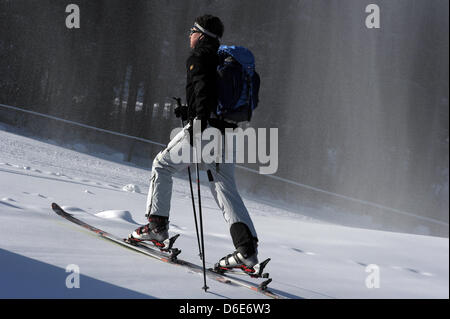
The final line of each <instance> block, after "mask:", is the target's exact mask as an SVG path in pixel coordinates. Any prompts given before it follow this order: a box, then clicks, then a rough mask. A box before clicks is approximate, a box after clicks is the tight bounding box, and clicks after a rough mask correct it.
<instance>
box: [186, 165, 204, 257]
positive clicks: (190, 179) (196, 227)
mask: <svg viewBox="0 0 450 319" xmlns="http://www.w3.org/2000/svg"><path fill="white" fill-rule="evenodd" d="M188 175H189V186H190V188H191V198H192V209H193V211H194V221H195V232H196V233H197V243H198V255H199V257H200V259H203V254H202V249H201V246H200V238H199V235H198V224H197V212H196V211H195V202H194V190H193V188H192V177H191V168H190V167H189V166H188Z"/></svg>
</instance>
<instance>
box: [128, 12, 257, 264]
mask: <svg viewBox="0 0 450 319" xmlns="http://www.w3.org/2000/svg"><path fill="white" fill-rule="evenodd" d="M223 31H224V27H223V24H222V22H221V20H220V19H219V18H218V17H215V16H212V15H203V16H200V17H197V18H196V19H195V22H194V26H193V27H192V28H191V30H190V33H189V40H190V48H191V49H192V50H191V53H190V56H189V57H188V59H187V62H186V71H187V83H186V101H187V108H186V109H184V110H177V111H178V112H182V111H184V112H182V113H185V115H187V117H188V119H189V124H187V125H186V126H185V127H184V128H183V130H182V131H181V132H180V133H178V134H177V135H176V136H175V137H174V138H173V139H172V140H171V141H170V143H169V144H168V146H167V148H166V149H164V150H163V151H161V152H160V153H159V154H158V155H157V156H156V157H155V159H154V161H153V168H152V173H151V180H150V188H149V192H148V198H147V206H146V217H147V218H148V222H149V223H148V224H147V225H145V226H142V227H139V228H138V229H136V230H135V231H133V232H132V233H131V234H130V235H129V240H135V241H143V240H150V241H153V242H154V243H157V244H158V243H159V245H163V242H164V240H167V239H168V237H169V233H168V230H169V211H170V200H171V195H172V176H173V174H174V173H176V172H179V171H181V170H183V169H186V168H187V167H188V166H189V165H191V164H192V163H174V162H173V161H172V160H171V156H170V154H171V153H172V152H174V154H177V153H178V152H179V151H180V150H182V149H185V148H184V147H185V146H186V143H189V144H190V145H191V146H192V145H193V127H194V126H195V123H199V122H198V121H201V122H200V123H201V130H202V131H203V130H205V129H206V128H207V127H209V126H211V127H215V128H217V129H219V130H220V131H221V132H222V134H223V132H224V130H225V128H236V127H237V125H236V124H234V123H230V122H227V121H224V120H222V119H220V117H218V116H217V114H215V112H216V108H217V103H218V102H217V101H218V92H217V87H216V78H217V73H216V72H217V66H218V63H219V58H218V55H217V50H218V48H219V45H220V42H219V41H220V38H221V37H222V35H223ZM183 146H184V147H183ZM191 150H192V148H191ZM202 165H203V168H204V169H205V170H207V171H208V175H209V179H210V189H211V193H212V195H213V197H214V199H215V201H216V203H217V205H218V206H219V207H220V209H221V211H222V213H223V217H224V219H225V221H226V222H227V223H228V225H229V229H230V234H231V238H232V240H233V244H234V246H235V248H236V251H234V252H233V253H232V254H229V255H227V256H225V257H223V258H222V259H220V260H219V262H218V264H219V266H220V267H223V268H235V267H241V268H245V267H248V268H252V267H253V266H254V265H256V264H258V257H257V254H258V251H257V242H258V238H257V234H256V230H255V228H254V226H253V222H252V220H251V218H250V215H249V213H248V211H247V208H246V207H245V205H244V203H243V201H242V198H241V196H240V195H239V193H238V191H237V188H236V183H235V178H234V168H235V166H234V163H225V161H222V162H221V163H211V164H207V163H202Z"/></svg>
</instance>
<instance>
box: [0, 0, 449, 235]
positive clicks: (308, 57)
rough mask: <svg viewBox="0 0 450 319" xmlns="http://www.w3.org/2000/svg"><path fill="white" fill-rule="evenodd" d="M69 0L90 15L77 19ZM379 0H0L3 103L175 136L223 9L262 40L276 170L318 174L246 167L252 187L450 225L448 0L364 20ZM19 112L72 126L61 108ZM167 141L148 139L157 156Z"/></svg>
mask: <svg viewBox="0 0 450 319" xmlns="http://www.w3.org/2000/svg"><path fill="white" fill-rule="evenodd" d="M70 3H76V4H77V5H78V6H79V8H80V11H81V28H80V29H67V28H66V25H65V19H66V16H67V15H68V14H67V13H65V8H66V6H67V5H68V4H70ZM369 3H370V2H368V3H366V2H365V1H361V0H343V1H326V0H317V1H312V0H311V1H306V0H305V1H296V0H289V1H288V0H285V1H268V0H259V1H256V0H255V1H213V0H210V1H206V0H204V1H200V0H189V1H174V0H172V1H169V0H166V1H161V0H160V1H150V0H148V1H144V0H136V1H125V0H95V1H94V0H76V1H73V2H68V1H62V0H60V1H57V0H39V1H38V0H14V1H12V0H0V103H2V104H6V105H12V106H17V107H21V108H24V109H27V110H33V111H37V112H41V113H45V114H49V115H53V116H57V117H61V118H64V119H68V120H71V121H75V122H80V123H84V124H87V125H92V126H95V127H98V128H103V129H108V130H112V131H115V132H120V133H125V134H129V135H133V136H138V137H142V138H147V139H151V140H153V141H156V142H159V143H167V142H168V140H169V133H170V131H171V130H172V129H173V128H174V127H176V126H179V123H178V121H179V120H178V119H176V118H175V117H174V115H173V107H174V106H173V102H172V100H171V99H170V98H171V97H172V96H180V97H183V100H184V85H185V65H184V63H185V59H186V57H187V55H188V53H189V47H188V31H189V28H190V27H191V25H192V23H193V21H194V18H195V17H196V16H198V15H201V14H204V13H212V14H215V15H218V16H220V17H221V19H222V20H223V22H224V24H225V35H224V38H223V42H224V43H225V44H238V45H244V46H246V47H248V48H250V49H251V50H252V51H253V52H254V54H255V57H256V63H257V70H258V72H259V73H260V75H261V81H262V87H261V95H260V99H261V103H260V106H259V108H258V110H257V111H256V113H255V115H254V118H253V120H252V123H251V126H253V127H265V128H269V127H277V128H278V129H279V141H280V146H279V169H278V172H277V173H276V176H277V177H281V178H285V179H289V180H292V181H295V182H297V183H300V184H304V185H307V186H311V188H307V187H306V188H305V187H301V186H298V185H293V184H292V183H291V184H289V183H285V182H282V181H278V180H274V179H270V178H267V177H264V176H258V175H256V174H253V173H250V172H247V171H241V172H240V173H239V174H238V175H239V176H238V182H239V184H240V186H241V188H242V190H243V191H245V192H246V194H248V195H249V196H257V197H259V198H264V199H271V200H275V201H277V202H278V203H282V204H284V205H289V206H290V207H291V208H292V209H294V210H297V211H302V212H304V208H305V207H308V208H311V207H314V208H318V209H316V210H314V213H311V214H312V215H314V216H315V217H320V218H321V217H323V218H327V219H331V220H335V221H339V222H343V223H345V224H352V223H357V221H358V220H359V219H358V217H362V219H361V220H362V221H363V224H364V225H363V226H366V227H372V226H373V227H381V228H383V229H389V230H390V229H395V230H397V229H400V230H405V231H410V232H416V233H427V234H430V233H431V234H438V235H447V236H448V220H449V218H448V204H449V200H448V194H449V186H448V185H449V183H448V179H449V170H448V143H449V139H448V106H449V104H448V27H449V26H448V1H446V0H432V1H427V0H396V1H377V2H376V3H377V4H378V5H379V6H380V7H381V29H379V30H369V29H367V28H366V27H365V24H364V21H365V18H366V16H367V13H365V6H366V5H368V4H369ZM0 111H1V110H0ZM1 112H5V111H4V110H3V111H1ZM1 112H0V121H2V120H3V121H7V119H10V117H8V116H7V115H5V113H1ZM2 114H3V115H2ZM15 119H16V120H17V115H15ZM9 123H11V121H9ZM13 124H14V123H13ZM19 124H20V125H21V126H23V127H28V128H32V127H34V133H36V134H37V135H40V136H46V137H52V136H58V135H59V136H61V135H64V134H65V135H66V136H69V135H68V134H67V133H68V130H69V129H68V128H67V127H66V126H63V125H61V124H58V123H54V122H52V121H49V122H46V123H45V124H43V122H38V121H37V120H36V119H34V118H33V117H27V116H24V117H22V118H20V121H19V122H15V125H19ZM36 126H37V128H36ZM77 134H78V137H80V136H81V137H82V138H84V139H86V141H95V142H97V143H99V140H96V139H95V138H91V137H90V136H89V135H88V133H79V132H78V133H77ZM80 134H81V135H80ZM83 134H86V135H83ZM106 140H107V139H106V138H105V139H104V140H103V142H104V143H107V141H106ZM103 142H100V143H103ZM118 143H119V144H127V142H124V141H123V140H121V141H120V142H118ZM117 147H118V148H120V147H119V146H117ZM135 147H136V148H140V146H139V145H136V146H135ZM157 151H159V149H156V148H152V149H151V150H149V151H148V152H147V153H144V156H147V158H148V164H150V163H151V158H152V156H153V155H154V154H155V153H156V152H157ZM124 152H127V150H126V149H124ZM246 166H248V167H252V168H255V169H256V168H257V167H256V166H255V165H246ZM312 188H317V189H320V190H323V191H325V192H317V191H314V189H312ZM274 190H275V191H274ZM326 192H329V193H335V194H340V195H342V196H343V197H349V198H353V199H356V201H351V200H350V201H348V200H346V199H344V198H343V197H335V196H332V195H327V194H326ZM364 202H367V203H369V205H366V204H364ZM372 204H373V205H372ZM377 205H378V206H377ZM323 207H326V208H327V209H323ZM330 207H335V208H333V209H332V210H330V209H329V208H330ZM385 208H387V209H385ZM341 212H345V214H344V215H345V216H347V215H348V217H345V216H344V215H343V214H341ZM404 212H406V214H404ZM411 215H417V216H422V217H426V218H430V219H432V220H435V221H437V222H427V221H426V220H424V219H417V218H415V217H414V216H413V217H411ZM375 224H376V226H374V225H375ZM379 225H381V226H379Z"/></svg>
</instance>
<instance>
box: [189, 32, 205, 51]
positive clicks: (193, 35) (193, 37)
mask: <svg viewBox="0 0 450 319" xmlns="http://www.w3.org/2000/svg"><path fill="white" fill-rule="evenodd" d="M202 37H203V34H202V33H201V32H199V31H198V30H196V29H195V28H193V29H191V32H190V33H189V40H190V45H191V49H193V48H195V46H196V45H197V42H198V40H200V39H201V38H202Z"/></svg>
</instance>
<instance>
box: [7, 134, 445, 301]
mask: <svg viewBox="0 0 450 319" xmlns="http://www.w3.org/2000/svg"><path fill="white" fill-rule="evenodd" d="M0 149H1V153H0V221H1V222H0V265H1V266H0V267H1V271H0V297H1V298H15V297H23V298H29V297H31V298H47V297H53V298H73V297H76V298H79V297H83V298H265V297H264V296H261V295H259V294H257V293H255V292H252V291H249V290H246V289H243V288H239V287H234V286H229V285H225V284H221V283H218V282H214V281H212V280H209V281H208V285H209V286H210V288H211V289H210V290H209V292H208V293H205V292H204V291H203V290H202V289H201V287H202V285H203V283H202V277H201V276H199V275H198V274H194V273H190V272H189V271H187V270H186V269H184V268H182V267H176V266H172V265H167V264H165V263H162V262H159V261H157V260H153V259H151V258H149V257H146V256H144V255H141V254H138V253H135V252H133V251H130V250H127V249H124V248H122V247H120V246H118V245H115V244H112V243H110V242H108V241H105V240H102V239H100V238H99V237H97V236H95V235H93V234H91V233H88V232H87V231H86V230H84V229H82V228H81V227H78V226H76V225H73V224H71V223H69V222H67V221H65V220H64V219H62V218H61V217H59V216H57V215H56V214H54V213H53V212H52V210H51V209H50V204H51V203H52V202H57V203H59V204H60V205H62V206H63V207H64V208H66V209H67V210H68V211H69V212H71V213H72V214H74V215H75V216H76V217H77V218H80V219H82V220H84V221H86V222H87V223H90V224H92V225H94V226H96V227H99V228H102V229H104V230H106V231H108V232H111V233H113V234H115V235H118V236H123V237H125V236H126V235H127V234H128V233H129V232H131V231H132V230H133V229H135V228H136V227H137V226H138V224H141V223H144V222H145V218H144V216H143V214H144V206H145V201H146V192H147V189H148V182H147V181H148V178H149V175H150V172H149V171H147V170H143V169H140V168H137V167H133V166H129V165H125V164H122V163H118V162H113V161H108V160H104V159H101V158H99V157H95V156H91V155H87V154H83V153H80V152H76V151H74V150H70V149H68V148H62V147H59V146H56V145H54V143H51V142H48V141H39V140H37V139H32V138H29V137H24V136H21V135H18V134H16V133H12V132H8V131H7V130H6V129H5V127H3V129H2V127H0ZM149 160H150V159H149ZM130 184H131V185H134V186H136V187H137V188H136V189H135V190H136V191H135V192H132V190H133V189H132V187H130ZM127 185H128V187H125V186H127ZM124 187H125V189H123V188H124ZM130 190H131V191H130ZM202 196H203V197H202V204H203V212H204V225H205V246H206V258H207V260H208V261H209V262H208V263H207V266H212V264H213V263H214V262H216V261H217V260H218V259H219V258H221V257H222V256H223V255H225V254H227V253H230V252H231V251H232V250H233V246H232V243H231V239H230V237H229V233H228V229H227V226H226V224H225V222H224V221H223V219H222V214H221V212H220V211H219V209H218V208H217V207H216V204H215V202H214V200H213V199H212V197H211V195H210V194H209V191H208V189H206V188H203V190H202ZM244 201H245V203H246V205H247V206H248V208H249V211H250V214H251V215H252V218H253V219H254V223H255V227H256V229H257V231H258V234H259V237H260V246H259V252H260V258H261V259H263V258H266V257H271V258H272V261H271V262H270V263H269V265H268V266H267V271H269V272H270V274H271V276H272V277H273V282H272V283H271V285H270V286H271V288H272V289H273V290H274V291H276V292H278V293H280V294H282V295H284V296H286V297H289V298H448V297H449V284H448V283H449V268H448V263H449V261H448V260H449V245H448V244H449V241H448V239H447V238H437V237H428V236H418V235H409V234H401V233H392V232H382V231H373V230H366V229H356V228H349V227H343V226H339V225H333V224H328V223H325V222H319V221H315V220H312V219H311V218H307V217H304V216H302V215H301V208H300V207H299V208H298V211H299V213H298V214H294V213H292V212H288V211H285V210H282V209H279V208H276V207H272V206H268V205H266V204H262V203H259V202H257V201H253V200H249V199H244ZM170 221H171V223H170V231H171V233H180V234H181V235H182V236H181V237H180V238H179V239H178V241H177V247H179V248H180V249H182V251H183V252H182V254H181V258H183V259H185V260H189V261H192V262H195V263H197V264H200V259H199V258H198V256H197V254H198V247H197V241H196V235H195V226H194V223H193V215H192V207H191V199H190V193H189V188H188V183H187V182H186V181H185V180H183V179H179V178H175V179H174V193H173V196H172V212H171V218H170ZM70 264H75V265H77V266H78V267H79V269H80V273H81V280H80V288H79V289H76V288H74V289H67V288H66V285H65V281H66V277H67V276H68V275H69V273H66V267H67V266H68V265H70ZM369 264H376V265H378V266H379V269H380V287H379V288H373V289H369V288H367V287H366V278H367V276H368V275H369V273H367V272H366V266H367V265H369Z"/></svg>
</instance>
